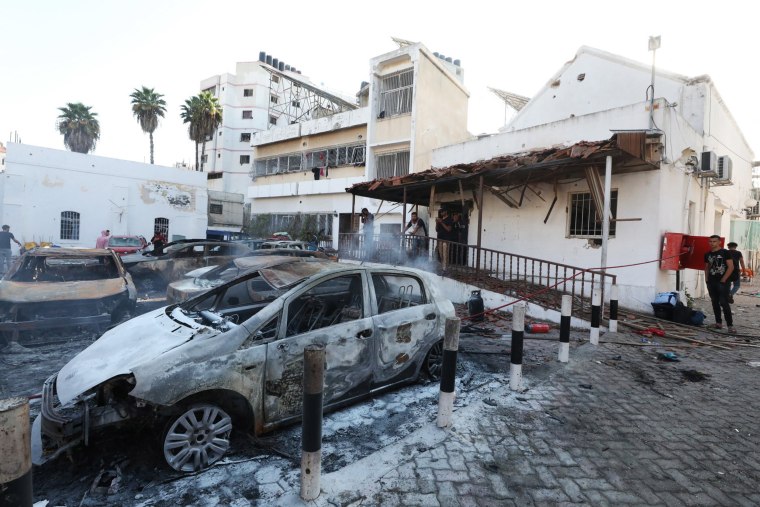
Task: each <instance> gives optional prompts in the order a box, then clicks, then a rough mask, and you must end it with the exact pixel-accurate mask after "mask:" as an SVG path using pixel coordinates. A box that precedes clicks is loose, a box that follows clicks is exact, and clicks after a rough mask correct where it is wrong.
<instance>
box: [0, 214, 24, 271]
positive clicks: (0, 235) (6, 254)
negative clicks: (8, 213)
mask: <svg viewBox="0 0 760 507" xmlns="http://www.w3.org/2000/svg"><path fill="white" fill-rule="evenodd" d="M10 231H11V226H10V225H4V226H3V230H2V231H0V275H3V274H5V273H7V272H8V270H9V269H11V257H12V255H13V253H12V252H11V241H13V242H14V243H16V244H17V245H18V246H21V243H19V241H18V240H17V239H16V238H15V237H14V236H13V233H12V232H10Z"/></svg>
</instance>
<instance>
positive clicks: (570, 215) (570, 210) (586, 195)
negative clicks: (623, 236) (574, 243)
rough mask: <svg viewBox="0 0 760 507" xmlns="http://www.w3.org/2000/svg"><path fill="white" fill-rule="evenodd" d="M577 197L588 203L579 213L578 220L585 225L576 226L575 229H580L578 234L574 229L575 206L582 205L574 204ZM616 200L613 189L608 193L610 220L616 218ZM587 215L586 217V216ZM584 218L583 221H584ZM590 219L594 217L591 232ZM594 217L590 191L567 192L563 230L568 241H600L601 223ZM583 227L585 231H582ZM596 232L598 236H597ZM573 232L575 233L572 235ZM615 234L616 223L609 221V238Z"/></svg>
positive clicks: (616, 191) (594, 206)
mask: <svg viewBox="0 0 760 507" xmlns="http://www.w3.org/2000/svg"><path fill="white" fill-rule="evenodd" d="M577 196H583V199H584V202H587V203H588V207H587V208H584V209H583V210H582V211H581V217H580V218H579V220H580V221H581V222H584V221H585V224H583V223H581V224H580V225H579V226H576V227H577V228H580V229H581V230H580V233H578V232H577V228H576V229H574V225H573V223H574V221H575V220H576V216H577V212H575V209H576V206H583V204H584V203H576V202H575V198H576V197H577ZM618 198H619V192H618V189H617V188H613V189H612V190H611V192H610V218H615V217H616V216H617V205H618ZM586 215H588V216H586ZM584 217H585V219H584ZM591 217H594V222H593V223H595V224H598V225H595V226H594V229H593V231H592V230H591V228H590V224H591V222H590V219H591ZM595 217H596V205H595V203H594V200H593V199H592V197H591V192H590V191H583V190H581V191H573V192H568V195H567V224H566V230H565V237H567V238H568V239H602V226H603V224H602V221H601V220H599V221H597V220H596V219H595ZM584 227H585V229H584ZM588 231H591V233H588ZM597 231H598V234H597ZM574 232H576V233H575V234H574ZM616 233H617V223H616V222H614V221H610V235H609V237H610V238H614V237H615V236H616Z"/></svg>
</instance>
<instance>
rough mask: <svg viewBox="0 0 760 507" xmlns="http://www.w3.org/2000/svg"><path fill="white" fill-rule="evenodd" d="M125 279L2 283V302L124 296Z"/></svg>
mask: <svg viewBox="0 0 760 507" xmlns="http://www.w3.org/2000/svg"><path fill="white" fill-rule="evenodd" d="M125 289H126V282H125V281H124V279H123V278H112V279H109V280H94V281H86V282H12V281H9V280H3V281H2V282H0V301H5V302H9V303H38V302H42V301H81V300H83V299H100V298H105V297H108V296H116V295H118V294H122V293H123V292H124V290H125Z"/></svg>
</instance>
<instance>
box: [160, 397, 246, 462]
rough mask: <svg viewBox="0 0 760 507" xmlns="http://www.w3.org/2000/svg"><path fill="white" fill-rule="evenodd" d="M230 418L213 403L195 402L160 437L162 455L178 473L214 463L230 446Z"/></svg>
mask: <svg viewBox="0 0 760 507" xmlns="http://www.w3.org/2000/svg"><path fill="white" fill-rule="evenodd" d="M231 431H232V419H231V418H230V416H229V415H227V413H226V412H225V411H224V410H222V409H221V408H219V407H216V406H214V405H195V406H193V407H190V408H189V409H188V410H187V411H186V412H185V413H183V414H182V415H180V416H179V417H177V418H176V419H174V420H173V422H172V423H171V425H170V426H169V429H168V430H167V431H166V435H165V436H164V458H165V459H166V462H167V463H168V464H169V466H170V467H172V468H173V469H175V470H177V471H179V472H197V471H199V470H203V469H204V468H207V467H209V466H211V465H213V464H214V463H216V462H217V461H218V460H219V459H220V458H221V457H222V456H223V455H224V453H225V452H227V449H229V447H230V432H231Z"/></svg>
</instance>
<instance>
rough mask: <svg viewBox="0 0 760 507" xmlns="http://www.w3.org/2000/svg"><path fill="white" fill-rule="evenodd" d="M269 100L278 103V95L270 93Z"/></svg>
mask: <svg viewBox="0 0 760 507" xmlns="http://www.w3.org/2000/svg"><path fill="white" fill-rule="evenodd" d="M269 102H271V103H272V104H277V102H278V99H277V95H270V96H269Z"/></svg>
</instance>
